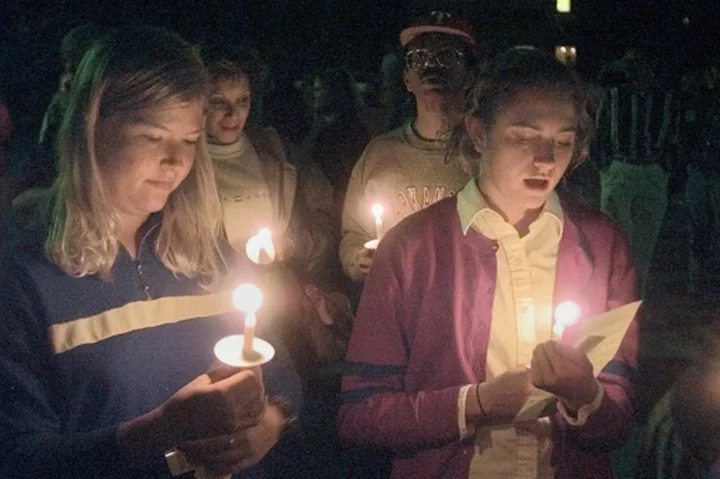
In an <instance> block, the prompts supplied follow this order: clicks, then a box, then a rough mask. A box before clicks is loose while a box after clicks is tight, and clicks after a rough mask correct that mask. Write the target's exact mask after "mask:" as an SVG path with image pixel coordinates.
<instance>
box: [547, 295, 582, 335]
mask: <svg viewBox="0 0 720 479" xmlns="http://www.w3.org/2000/svg"><path fill="white" fill-rule="evenodd" d="M579 319H580V306H578V305H577V303H574V302H572V301H565V302H563V303H560V304H559V305H558V307H557V308H555V321H553V335H554V336H555V337H556V338H558V339H560V338H561V337H562V335H563V333H564V332H565V328H567V327H569V326H572V325H574V324H576V323H577V322H578V320H579Z"/></svg>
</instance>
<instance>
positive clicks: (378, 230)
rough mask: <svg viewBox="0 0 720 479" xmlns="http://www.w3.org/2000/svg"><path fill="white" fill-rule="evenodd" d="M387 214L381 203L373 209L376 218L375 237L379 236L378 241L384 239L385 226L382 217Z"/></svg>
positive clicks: (376, 204)
mask: <svg viewBox="0 0 720 479" xmlns="http://www.w3.org/2000/svg"><path fill="white" fill-rule="evenodd" d="M384 212H385V209H384V208H383V206H382V205H381V204H379V203H375V204H374V205H373V207H372V214H373V216H374V217H375V235H376V236H377V239H378V240H380V239H381V238H382V226H383V220H382V215H383V213H384Z"/></svg>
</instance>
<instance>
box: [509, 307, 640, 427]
mask: <svg viewBox="0 0 720 479" xmlns="http://www.w3.org/2000/svg"><path fill="white" fill-rule="evenodd" d="M641 303H642V301H636V302H634V303H630V304H626V305H625V306H621V307H619V308H616V309H613V310H612V311H608V312H607V313H605V314H601V315H599V316H594V317H592V318H586V319H585V320H583V321H582V322H581V323H580V324H579V325H578V326H577V331H576V332H577V335H576V337H575V340H574V341H573V343H572V344H571V346H573V347H574V348H576V349H577V350H578V351H582V352H583V353H584V354H585V355H587V359H588V360H589V361H590V364H592V368H593V376H597V375H598V374H599V373H600V371H602V369H603V368H604V367H605V366H606V365H607V364H608V363H609V362H610V361H611V360H612V359H613V357H614V356H615V354H616V353H617V351H618V349H619V348H620V344H621V343H622V340H623V338H624V337H625V333H626V332H627V330H628V328H629V327H630V323H631V322H632V320H633V318H635V314H636V313H637V310H638V308H639V307H640V304H641ZM596 392H597V391H596ZM555 399H556V398H555V396H554V395H553V394H552V393H550V392H547V391H545V390H542V389H535V391H534V392H533V394H532V395H531V396H530V398H529V399H528V400H527V401H526V402H525V404H524V405H523V408H522V409H521V410H520V412H519V413H518V415H517V416H516V417H515V421H516V422H523V421H533V420H535V419H537V418H538V417H540V414H541V413H542V412H543V411H544V410H545V409H546V408H547V407H548V406H549V405H550V404H552V402H553V401H555ZM591 400H592V398H591ZM588 402H589V401H588Z"/></svg>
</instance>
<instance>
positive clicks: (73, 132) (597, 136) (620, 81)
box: [0, 11, 720, 479]
mask: <svg viewBox="0 0 720 479" xmlns="http://www.w3.org/2000/svg"><path fill="white" fill-rule="evenodd" d="M398 38H399V41H398V43H397V44H396V45H391V46H389V47H388V49H387V51H386V52H384V56H383V60H382V64H381V65H378V68H377V75H376V76H375V77H371V78H368V77H367V76H364V75H361V74H360V73H359V72H358V71H353V69H352V68H350V67H349V66H348V65H333V66H328V67H325V68H322V69H318V70H317V71H313V72H310V73H308V74H306V75H303V76H301V77H297V78H296V77H293V76H292V75H291V73H290V72H289V71H283V65H277V64H272V63H271V62H269V61H266V60H264V59H263V58H262V57H261V55H260V54H259V53H258V51H257V50H256V49H253V48H249V47H247V46H239V45H232V44H230V43H229V42H222V41H218V42H215V43H212V44H200V45H190V44H189V43H187V42H186V41H185V40H183V39H181V38H180V37H179V36H177V35H176V34H174V33H171V32H169V31H167V30H163V29H160V28H154V27H137V26H136V27H123V28H115V29H109V28H104V27H102V26H99V25H96V24H84V25H81V26H78V27H76V28H74V29H72V30H71V31H69V32H68V33H67V35H66V36H65V37H64V39H63V41H62V45H61V48H60V55H59V56H60V62H61V64H62V72H61V74H60V76H59V79H58V87H57V91H56V93H55V94H54V96H53V98H52V101H51V103H50V104H49V105H48V107H47V111H46V112H45V115H44V117H43V119H42V124H41V125H40V127H39V131H38V132H37V133H36V134H35V135H34V137H33V138H31V139H29V138H25V137H20V136H19V134H18V132H17V131H16V129H15V128H14V127H13V124H14V122H16V121H17V119H16V118H15V117H14V116H13V112H12V111H11V110H10V109H8V107H7V106H6V105H5V104H4V103H3V95H2V92H0V189H1V191H0V228H1V230H0V241H1V242H2V243H3V244H2V247H3V251H4V254H3V260H2V263H0V267H1V268H2V271H0V298H1V299H0V379H2V381H0V383H3V384H4V385H9V387H10V390H12V391H13V393H12V395H10V394H6V392H5V391H4V392H3V395H2V399H1V400H0V448H1V449H2V450H3V455H2V456H1V457H0V476H2V477H18V478H20V477H167V475H168V471H167V468H168V464H167V463H166V460H165V457H164V454H165V453H166V452H167V451H169V450H171V449H177V450H179V451H182V453H183V454H184V455H185V456H186V459H187V461H186V462H187V463H189V464H191V465H192V467H190V468H188V471H191V470H192V469H193V468H195V470H207V471H210V472H213V473H216V474H237V477H390V476H391V477H487V478H495V477H497V478H500V477H538V478H545V477H561V478H580V479H584V478H606V477H612V476H613V474H615V476H616V477H637V478H643V479H644V478H652V477H663V478H665V477H666V478H685V477H720V476H713V475H712V474H720V470H719V469H720V468H719V467H718V464H720V444H719V443H718V441H717V437H716V436H715V435H714V432H713V431H716V430H717V429H716V426H717V425H718V424H720V390H719V388H718V386H717V382H718V380H719V379H720V367H719V366H718V361H720V354H719V353H718V345H720V342H718V336H717V332H715V333H712V332H707V330H706V329H704V328H706V327H707V326H708V325H710V324H712V323H715V324H718V323H717V320H718V318H716V316H715V314H714V311H716V309H715V308H716V306H720V64H708V65H704V66H703V67H702V69H700V70H698V71H693V72H688V73H687V74H685V75H684V76H683V77H682V79H681V81H680V82H679V83H678V84H676V85H673V84H668V83H667V82H665V81H661V80H660V78H659V75H658V74H657V72H656V71H655V65H654V64H653V61H652V59H651V58H649V57H648V56H647V55H645V54H644V53H643V52H642V51H638V50H628V51H627V52H625V53H624V54H623V55H622V57H621V58H618V59H617V61H615V62H613V63H609V64H607V65H605V66H603V68H602V69H601V70H600V74H599V75H598V77H597V78H594V79H591V81H583V80H581V79H580V76H579V75H578V74H577V72H575V71H574V70H573V67H572V65H568V64H564V63H563V62H561V61H559V60H558V59H557V58H555V57H554V56H553V55H551V53H549V52H543V51H541V50H540V49H538V48H535V47H532V46H517V47H514V48H512V49H510V50H508V51H504V52H490V51H487V50H485V49H484V48H483V45H480V44H479V42H478V37H477V36H476V34H475V32H474V31H473V26H472V25H470V24H469V23H468V22H467V21H465V20H464V19H463V18H461V17H460V16H458V15H455V14H454V13H448V12H444V11H428V12H425V13H424V14H423V15H420V16H418V17H416V18H414V19H413V20H412V22H410V23H409V24H408V25H406V26H405V28H403V29H402V30H401V31H400V32H399V35H398ZM377 208H379V210H378V209H377ZM264 228H267V229H268V230H269V232H270V233H269V234H270V235H271V238H272V244H273V251H272V255H271V256H272V257H271V258H270V259H269V261H264V260H260V259H259V258H258V257H257V255H253V254H251V252H250V247H249V244H250V242H252V239H253V238H254V237H255V236H256V235H257V234H259V232H260V231H262V230H263V229H264ZM240 280H243V281H240ZM244 280H247V281H252V282H255V283H257V284H258V285H259V286H260V287H261V289H262V290H263V292H264V294H265V297H266V303H267V305H266V306H264V307H263V308H264V309H263V310H262V311H261V312H262V314H263V315H264V318H269V320H268V321H264V320H263V321H262V322H263V323H264V324H263V327H265V326H267V329H266V330H263V331H262V333H261V335H262V337H264V338H266V339H267V340H269V341H270V342H272V343H273V345H274V346H275V348H276V350H277V357H276V358H275V359H274V360H273V361H272V362H270V363H269V364H268V365H266V366H263V367H262V368H254V369H252V370H244V371H240V372H238V371H236V370H229V369H228V368H226V367H217V365H215V364H214V360H213V358H212V346H213V344H214V343H215V342H216V341H217V340H218V339H219V338H221V337H223V336H225V335H227V334H230V333H236V332H242V331H243V328H242V327H240V326H241V325H242V323H241V322H238V321H237V319H236V318H235V315H234V314H233V313H232V312H231V311H229V310H228V308H226V305H225V303H224V302H223V301H221V300H218V299H217V298H219V297H221V296H222V294H223V291H225V290H227V288H228V287H229V286H230V285H231V284H232V285H233V286H234V285H236V284H237V283H238V282H244ZM572 297H575V298H577V297H583V298H584V303H583V309H584V314H586V315H590V316H592V315H597V314H601V313H604V312H606V311H609V310H612V309H614V308H616V307H619V306H622V305H625V304H628V303H631V302H633V301H635V300H636V299H640V298H644V299H645V303H644V305H643V306H642V307H641V309H640V311H639V313H638V315H637V317H636V318H635V320H634V321H633V323H632V325H631V327H630V329H629V331H628V333H627V335H626V337H625V340H624V341H623V343H622V345H621V348H620V350H619V351H618V353H617V354H616V355H615V358H614V359H613V362H612V363H611V365H609V366H608V368H606V369H605V370H603V371H602V372H601V373H600V374H599V375H598V376H597V377H595V375H594V374H593V373H592V367H591V366H590V369H589V370H588V366H589V362H588V360H587V357H586V356H585V354H584V353H583V352H581V351H580V352H579V351H578V350H575V349H574V348H570V347H567V346H566V345H564V344H563V343H562V342H561V341H559V339H560V338H559V337H555V336H554V335H553V334H552V331H551V330H552V328H551V323H552V310H553V308H552V306H553V304H556V303H558V302H561V301H562V300H565V299H571V298H572ZM197 298H202V300H198V302H197V304H195V303H194V302H193V299H197ZM658 298H661V299H663V300H667V299H668V298H671V299H673V300H677V301H678V302H680V303H681V304H683V305H692V304H697V305H700V306H698V309H702V310H703V314H701V315H699V316H698V318H697V319H696V320H692V323H691V324H687V323H683V324H680V323H678V322H675V323H673V317H674V316H673V315H672V314H670V313H667V311H663V310H662V308H654V307H652V306H650V305H648V301H652V300H656V299H658ZM716 300H717V301H718V304H717V305H716V303H715V302H716ZM694 302H695V303H694ZM528 305H530V306H528ZM688 308H689V309H690V310H691V311H692V310H693V308H694V306H688ZM677 309H679V308H677ZM528 311H529V312H528ZM718 311H720V310H718ZM684 317H687V315H686V316H684ZM233 318H235V319H233ZM261 318H263V316H262V315H261ZM504 318H516V321H504V320H503V319H504ZM673 328H676V329H678V328H679V329H682V328H687V329H692V330H693V331H699V332H698V333H697V334H698V335H699V337H700V338H701V339H700V340H698V341H697V343H703V346H702V347H701V346H699V345H698V346H697V348H694V346H693V348H694V349H693V353H688V354H685V355H681V356H682V357H681V358H680V359H678V362H680V363H682V362H683V361H687V364H688V368H687V369H681V370H679V371H677V372H672V373H671V372H669V371H670V370H668V371H666V374H667V377H666V380H665V382H664V383H663V385H662V386H660V385H659V383H657V382H656V383H655V384H652V385H651V386H648V388H647V389H643V382H642V380H640V379H638V377H639V375H641V374H642V371H643V369H642V368H643V367H645V363H643V354H645V353H644V351H646V349H647V348H648V344H650V343H652V341H651V340H644V339H643V338H645V337H649V336H647V335H648V334H649V335H650V336H652V334H655V332H658V331H659V332H661V333H667V332H668V331H671V330H673ZM523 331H532V334H530V335H529V336H528V335H527V334H524V333H523ZM648 331H650V332H651V333H648ZM570 334H572V331H570ZM653 337H654V336H653ZM644 341H645V342H644ZM644 348H646V349H644ZM696 357H699V358H701V360H700V361H699V362H695V361H694V360H695V358H696ZM178 358H182V359H181V360H178ZM208 371H211V372H208ZM647 374H650V373H647ZM646 377H647V375H646ZM675 379H679V382H678V383H677V384H675ZM5 387H6V386H3V388H5ZM534 387H535V388H540V389H543V390H546V391H549V392H551V393H553V394H555V395H556V396H557V397H558V398H559V400H558V402H557V407H556V409H555V410H554V411H551V412H550V413H548V414H547V415H546V416H545V418H543V419H544V420H542V421H541V420H538V421H537V423H535V422H533V423H532V424H531V425H527V424H526V425H523V426H522V427H520V426H517V425H515V424H513V423H512V419H513V418H514V417H515V414H516V413H517V411H518V410H519V408H520V406H521V405H522V404H523V402H524V401H525V400H526V399H527V398H528V397H529V396H530V395H531V394H532V391H533V388H534ZM642 394H646V396H647V397H645V398H644V399H643V400H642V401H639V400H637V399H636V396H638V395H642ZM643 401H644V403H643ZM643 404H644V405H643ZM699 418H702V419H699ZM678 421H679V422H680V423H682V424H686V425H687V427H684V428H683V427H678ZM709 425H711V426H709ZM694 431H697V434H694V433H693V432H694ZM698 438H701V439H698ZM628 441H629V442H628ZM633 441H635V449H632V448H629V447H631V446H628V444H633ZM623 446H624V447H625V448H626V449H624V451H625V452H624V454H625V456H627V457H630V456H632V457H633V459H632V460H631V461H630V462H632V463H633V466H632V467H630V468H629V472H628V471H627V470H626V471H625V472H622V473H621V472H618V471H619V469H622V467H621V466H618V465H617V463H622V462H623V461H624V459H623V456H622V454H623V452H622V451H623V449H622V448H623ZM628 448H629V449H628ZM617 451H621V452H617ZM628 451H629V452H628ZM636 455H638V456H639V458H638V459H637V460H636V459H635V456H636ZM626 462H627V461H626ZM713 464H715V469H712V468H713ZM195 466H197V467H195ZM188 471H184V472H185V473H186V472H188ZM713 471H714V472H713ZM191 473H192V472H191ZM623 474H625V475H623Z"/></svg>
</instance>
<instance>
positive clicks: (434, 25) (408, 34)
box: [400, 11, 477, 48]
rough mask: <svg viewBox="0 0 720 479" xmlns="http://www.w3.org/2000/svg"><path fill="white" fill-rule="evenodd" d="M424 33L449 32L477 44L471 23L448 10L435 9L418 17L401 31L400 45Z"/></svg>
mask: <svg viewBox="0 0 720 479" xmlns="http://www.w3.org/2000/svg"><path fill="white" fill-rule="evenodd" d="M423 33H447V34H450V35H458V36H460V37H463V38H465V39H466V40H467V41H468V42H470V43H471V44H472V45H475V44H476V43H477V41H476V40H475V35H474V34H473V31H472V27H471V26H470V24H469V23H468V22H467V21H465V20H463V19H461V18H457V17H455V16H453V15H451V14H449V13H447V12H440V11H433V12H430V14H429V15H423V16H422V17H418V18H416V19H415V20H413V22H412V23H411V24H410V26H408V27H407V28H405V29H404V30H403V31H401V32H400V45H402V47H403V48H405V47H406V46H407V44H408V43H410V42H411V41H412V39H413V38H415V37H416V36H418V35H420V34H423Z"/></svg>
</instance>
